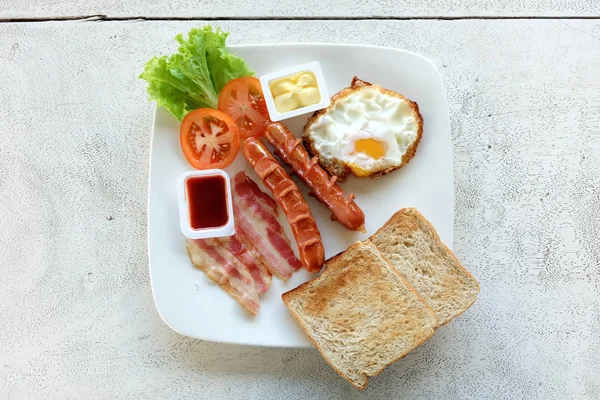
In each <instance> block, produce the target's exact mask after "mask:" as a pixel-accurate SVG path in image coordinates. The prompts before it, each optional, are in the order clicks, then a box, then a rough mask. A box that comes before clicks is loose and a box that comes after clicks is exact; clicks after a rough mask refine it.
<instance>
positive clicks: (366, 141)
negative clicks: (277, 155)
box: [304, 78, 423, 179]
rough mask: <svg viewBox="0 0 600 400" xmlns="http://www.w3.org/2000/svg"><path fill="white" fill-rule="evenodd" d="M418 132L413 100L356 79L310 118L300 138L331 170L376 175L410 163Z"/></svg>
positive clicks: (420, 127)
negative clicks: (302, 136) (328, 104)
mask: <svg viewBox="0 0 600 400" xmlns="http://www.w3.org/2000/svg"><path fill="white" fill-rule="evenodd" d="M422 132H423V119H422V117H421V114H420V113H419V108H418V106H417V104H416V103H414V102H412V101H410V100H408V99H406V98H405V97H404V96H402V95H401V94H399V93H396V92H393V91H391V90H387V89H384V88H382V87H380V86H378V85H372V84H369V83H367V82H363V81H361V80H359V79H357V78H355V79H354V80H353V81H352V86H351V87H349V88H346V89H343V90H342V91H340V92H339V93H337V94H336V95H335V96H333V98H332V102H331V105H330V106H329V107H327V108H326V109H324V110H320V111H317V112H316V113H315V114H314V115H313V116H312V117H311V118H310V119H309V121H308V122H307V124H306V126H305V128H304V140H305V143H306V144H307V147H308V148H309V150H310V151H311V152H312V153H313V154H315V155H318V158H319V163H320V164H321V166H323V168H325V169H326V170H328V171H329V172H330V173H331V174H332V175H337V176H338V177H339V178H341V179H344V178H346V176H347V175H348V174H349V173H352V174H354V175H356V176H358V177H366V176H370V177H378V176H381V175H383V174H386V173H388V172H391V171H393V170H395V169H398V168H400V167H401V166H402V165H404V164H406V163H408V161H409V160H410V159H411V158H412V156H413V155H414V153H415V151H416V147H417V145H418V143H419V141H420V139H421V134H422Z"/></svg>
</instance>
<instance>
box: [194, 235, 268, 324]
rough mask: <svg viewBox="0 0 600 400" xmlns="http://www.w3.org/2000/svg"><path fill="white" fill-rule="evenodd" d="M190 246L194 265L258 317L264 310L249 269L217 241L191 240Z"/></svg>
mask: <svg viewBox="0 0 600 400" xmlns="http://www.w3.org/2000/svg"><path fill="white" fill-rule="evenodd" d="M186 243H187V246H186V247H187V250H188V253H189V255H190V260H191V261H192V264H194V266H196V267H197V268H199V269H201V270H202V271H204V272H205V273H206V275H208V277H209V278H210V279H211V280H212V281H214V282H215V283H216V284H218V285H219V286H221V288H223V290H225V291H226V292H227V293H229V294H230V295H231V296H233V297H234V298H235V299H236V300H237V301H238V302H239V303H240V304H241V305H242V306H244V307H245V308H246V310H248V311H249V312H251V313H252V314H254V315H256V313H258V310H259V309H260V303H259V300H258V292H257V290H256V288H255V286H254V280H253V279H252V276H251V275H250V273H249V272H248V270H247V269H246V267H245V266H244V265H243V264H242V263H241V262H239V261H238V259H237V258H235V257H234V256H233V255H232V254H231V253H230V252H229V251H227V250H226V249H225V247H224V246H222V245H221V244H220V243H219V242H218V241H217V240H215V239H203V240H187V241H186Z"/></svg>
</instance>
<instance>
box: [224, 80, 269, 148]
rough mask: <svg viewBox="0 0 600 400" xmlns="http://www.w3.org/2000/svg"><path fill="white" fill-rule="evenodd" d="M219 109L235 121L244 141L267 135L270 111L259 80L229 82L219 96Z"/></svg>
mask: <svg viewBox="0 0 600 400" xmlns="http://www.w3.org/2000/svg"><path fill="white" fill-rule="evenodd" d="M218 108H219V111H222V112H224V113H225V114H227V115H229V116H230V117H231V119H233V121H235V124H236V125H237V128H238V132H239V133H240V137H241V138H242V139H245V138H249V137H252V136H261V135H263V134H264V133H265V120H268V119H269V111H268V110H267V103H265V97H264V95H263V91H262V89H261V87H260V80H258V78H255V77H253V76H245V77H243V78H236V79H232V80H231V81H229V82H227V84H226V85H225V86H224V87H223V90H221V93H220V94H219V105H218Z"/></svg>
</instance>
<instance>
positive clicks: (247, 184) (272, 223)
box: [233, 171, 302, 281]
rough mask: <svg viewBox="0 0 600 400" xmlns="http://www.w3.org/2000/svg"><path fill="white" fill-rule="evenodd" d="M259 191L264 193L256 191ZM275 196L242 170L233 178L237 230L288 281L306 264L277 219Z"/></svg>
mask: <svg viewBox="0 0 600 400" xmlns="http://www.w3.org/2000/svg"><path fill="white" fill-rule="evenodd" d="M257 191H259V192H261V193H263V195H261V196H258V195H256V194H255V193H256V192H257ZM273 203H274V200H273V199H272V198H271V197H270V196H268V195H267V194H266V193H264V192H262V191H261V190H260V188H259V187H258V185H257V184H256V183H255V182H254V181H253V180H252V179H250V178H249V177H248V176H246V174H245V173H244V172H243V171H241V172H239V173H238V174H237V175H236V176H235V177H234V180H233V214H234V217H235V224H236V232H237V233H236V234H239V238H240V239H241V240H242V241H243V242H244V243H245V244H246V245H248V244H250V245H251V246H253V247H254V249H255V250H256V251H257V252H258V253H259V254H260V256H261V258H262V259H263V260H264V264H265V266H266V267H267V268H268V269H269V270H270V271H271V272H272V273H273V275H275V276H277V277H279V278H281V279H283V280H284V281H287V280H288V279H289V278H290V276H292V273H293V272H294V271H296V270H297V269H299V268H300V267H301V266H302V264H301V263H300V261H299V260H298V258H297V257H296V255H295V254H294V251H293V250H292V248H291V245H290V240H289V238H288V237H287V236H286V235H285V233H284V232H283V228H282V227H281V224H279V221H277V218H276V215H277V214H276V213H277V207H276V204H275V207H273V206H272V204H273Z"/></svg>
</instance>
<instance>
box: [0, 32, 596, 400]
mask: <svg viewBox="0 0 600 400" xmlns="http://www.w3.org/2000/svg"><path fill="white" fill-rule="evenodd" d="M201 24H202V23H201V22H179V23H162V22H161V23H157V22H133V23H132V22H110V23H109V22H102V23H98V22H83V23H31V24H24V23H22V24H0V70H1V71H2V75H1V77H0V110H2V118H0V199H1V201H0V221H1V227H2V229H0V244H1V247H0V248H1V251H0V269H1V274H0V397H1V398H8V399H36V398H39V399H48V398H61V399H63V398H98V399H100V398H106V399H117V398H118V399H140V398H161V399H167V398H178V399H197V398H212V399H217V398H261V399H281V398H299V399H308V398H311V399H313V398H336V399H353V398H361V399H364V398H399V397H406V398H450V399H459V398H478V399H497V398H548V399H550V398H581V399H584V398H586V399H592V398H598V396H600V376H599V375H598V373H597V371H599V370H600V339H599V338H600V311H599V310H600V268H598V266H599V265H600V250H599V247H598V237H599V236H600V224H599V223H598V221H600V40H599V38H600V22H598V21H574V20H573V21H551V20H544V21H518V20H517V21H505V20H501V21H488V20H485V21H482V20H470V21H453V22H449V21H400V22H398V21H377V22H354V23H351V24H350V23H347V22H343V21H325V22H324V21H308V22H306V21H302V22H293V21H288V22H265V21H263V22H226V23H225V22H224V23H222V24H221V25H222V26H223V28H224V29H226V30H229V31H232V35H231V40H232V42H249V43H256V42H273V41H283V40H285V41H288V42H290V41H291V42H293V41H307V42H310V41H315V42H316V41H318V42H324V41H325V42H349V43H369V44H377V45H385V46H394V47H399V48H406V49H409V50H412V51H416V52H418V53H421V54H424V55H425V56H427V57H429V58H430V59H432V60H433V61H434V62H435V63H436V64H437V65H438V66H439V69H440V72H441V74H442V76H443V79H444V81H445V83H446V85H447V92H448V99H449V103H450V118H451V122H452V135H453V145H454V161H455V171H454V174H455V186H456V212H455V221H456V222H455V230H456V234H455V243H454V248H455V250H456V253H457V256H458V257H459V259H461V260H462V261H463V262H464V264H465V265H466V267H467V268H468V269H469V270H470V271H472V272H473V274H474V275H475V276H476V277H477V278H478V280H479V282H480V283H481V295H480V297H479V299H478V301H477V302H476V303H475V305H474V306H473V308H472V309H470V310H469V311H468V312H467V313H466V314H464V315H463V316H461V317H460V318H458V319H456V320H455V321H453V322H452V323H451V324H450V325H448V326H446V327H443V328H441V329H440V330H439V331H438V332H437V333H436V335H435V336H434V337H433V339H432V340H431V341H430V342H428V343H427V344H425V345H424V346H423V347H422V348H420V349H418V350H417V351H416V352H414V353H411V354H410V355H409V356H408V357H406V359H404V360H402V361H401V362H399V363H397V364H396V365H395V366H393V367H391V368H388V369H387V370H386V371H385V372H383V373H382V374H381V375H380V376H379V377H377V378H375V379H373V380H372V382H371V388H370V389H369V390H368V391H367V392H366V393H360V394H359V393H357V392H355V391H354V389H352V388H351V387H350V385H348V384H347V383H346V382H345V381H344V380H342V379H341V378H339V377H338V376H337V374H336V373H335V372H333V371H332V370H331V369H330V368H329V367H328V366H327V365H326V364H325V363H324V362H323V360H322V359H321V357H320V355H319V354H318V352H316V351H307V350H286V349H262V348H251V347H241V346H230V345H220V344H214V343H207V342H200V341H196V340H193V339H189V338H185V337H182V336H180V335H178V334H176V333H175V332H172V331H171V330H170V329H169V328H167V327H166V326H165V325H164V324H163V323H162V321H161V320H160V317H159V316H158V314H157V313H156V311H155V309H154V305H153V303H152V294H151V290H150V286H149V282H148V271H147V268H148V261H147V251H146V190H147V172H148V154H149V147H148V146H149V137H150V129H151V125H152V110H153V105H152V104H149V103H147V102H146V95H145V92H144V91H145V85H144V82H142V81H140V80H138V79H136V76H137V75H138V74H139V73H140V71H141V70H142V68H143V65H144V63H145V61H146V60H147V59H148V58H150V57H151V56H153V55H155V54H161V53H164V52H167V51H172V50H173V49H174V48H175V43H174V42H173V40H172V38H173V37H174V36H175V34H176V33H178V32H185V31H187V30H188V29H189V28H191V27H193V26H198V25H201ZM421 184H427V183H426V182H422V183H421ZM190 284H192V283H190Z"/></svg>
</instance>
